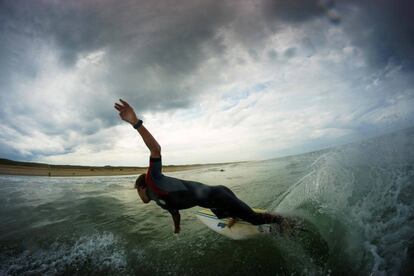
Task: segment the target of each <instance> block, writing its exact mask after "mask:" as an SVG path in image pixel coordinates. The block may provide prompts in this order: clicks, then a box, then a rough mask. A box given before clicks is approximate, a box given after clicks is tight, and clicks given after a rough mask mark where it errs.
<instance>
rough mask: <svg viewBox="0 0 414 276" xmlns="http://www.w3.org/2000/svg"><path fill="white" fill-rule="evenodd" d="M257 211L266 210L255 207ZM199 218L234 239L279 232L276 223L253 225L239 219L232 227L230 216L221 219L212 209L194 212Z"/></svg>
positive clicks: (213, 228) (214, 229)
mask: <svg viewBox="0 0 414 276" xmlns="http://www.w3.org/2000/svg"><path fill="white" fill-rule="evenodd" d="M253 210H254V211H255V212H265V211H266V210H262V209H253ZM194 213H195V215H196V216H197V218H198V219H199V220H200V221H201V222H202V223H204V224H205V225H207V227H208V228H210V229H211V230H213V231H215V232H217V233H219V234H221V235H223V236H226V237H228V238H230V239H233V240H243V239H248V238H251V237H253V236H256V235H258V234H260V233H267V234H269V233H277V232H278V231H279V228H278V226H277V225H276V224H263V225H253V224H250V223H248V222H246V221H243V220H238V221H237V222H236V223H235V224H234V225H233V226H232V227H231V228H229V227H228V226H227V225H228V223H229V218H224V219H219V218H217V217H216V215H214V213H213V212H212V211H211V210H210V209H204V208H203V209H200V210H198V211H196V212H194Z"/></svg>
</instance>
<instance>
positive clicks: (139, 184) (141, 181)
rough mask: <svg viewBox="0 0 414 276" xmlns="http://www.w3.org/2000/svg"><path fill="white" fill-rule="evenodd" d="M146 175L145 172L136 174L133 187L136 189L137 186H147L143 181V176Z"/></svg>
mask: <svg viewBox="0 0 414 276" xmlns="http://www.w3.org/2000/svg"><path fill="white" fill-rule="evenodd" d="M146 176H147V175H146V174H145V173H143V174H141V175H140V176H138V178H137V180H136V181H135V186H134V188H135V189H138V187H139V188H145V187H147V184H146V183H145V177H146Z"/></svg>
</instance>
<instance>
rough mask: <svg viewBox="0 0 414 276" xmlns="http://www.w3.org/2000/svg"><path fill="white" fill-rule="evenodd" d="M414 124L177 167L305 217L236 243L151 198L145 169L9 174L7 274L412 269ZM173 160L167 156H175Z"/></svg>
mask: <svg viewBox="0 0 414 276" xmlns="http://www.w3.org/2000/svg"><path fill="white" fill-rule="evenodd" d="M413 138H414V129H407V130H404V131H400V132H398V133H394V134H390V135H387V136H383V137H379V138H375V139H370V140H367V141H364V142H359V143H354V144H350V145H346V146H341V147H337V148H333V149H329V150H323V151H319V152H313V153H307V154H302V155H297V156H290V157H284V158H279V159H274V160H268V161H260V162H246V163H235V164H227V165H220V166H217V167H208V168H207V167H206V168H199V169H196V170H191V171H182V172H175V173H168V175H170V176H173V177H178V178H183V179H189V180H194V181H199V182H203V183H206V184H209V185H219V184H220V185H226V186H228V187H230V188H231V189H232V190H233V191H234V192H235V193H236V194H237V196H238V197H239V198H241V199H242V200H244V201H245V202H246V203H248V204H249V205H250V206H252V207H258V208H264V209H268V210H271V211H274V212H279V213H282V214H284V215H288V216H294V217H298V218H301V219H303V220H305V221H306V222H307V224H306V225H307V226H306V228H309V227H310V226H311V227H310V228H311V229H310V228H309V229H304V232H299V233H296V234H295V235H294V236H286V235H273V236H272V235H263V236H257V237H255V238H253V239H249V240H243V241H233V240H229V239H227V238H226V237H223V236H220V235H218V234H216V233H215V232H212V231H210V230H209V229H207V228H206V227H205V226H204V225H203V224H201V223H200V222H199V221H198V220H197V219H196V217H195V216H194V214H193V211H194V209H189V210H183V211H181V219H182V221H181V233H180V234H179V235H174V234H173V222H172V219H171V218H170V215H169V213H168V212H166V211H164V210H162V209H160V208H159V207H157V206H156V205H155V204H153V203H150V204H143V203H142V202H141V201H140V200H139V198H138V195H137V192H136V190H134V189H132V187H133V184H134V181H135V178H136V176H113V177H107V176H105V177H76V178H74V177H73V178H72V177H62V178H50V177H27V176H0V207H1V208H0V221H1V224H0V248H1V253H0V275H37V274H38V275H60V274H77V275H84V274H103V273H107V274H112V275H116V274H118V275H194V274H199V275H344V274H347V275H397V274H405V275H409V274H412V273H414V268H413V265H412V263H413V260H414V257H413V256H414V209H413V208H414V200H413V199H414V142H413V141H414V139H413ZM164 160H168V155H167V154H165V156H164Z"/></svg>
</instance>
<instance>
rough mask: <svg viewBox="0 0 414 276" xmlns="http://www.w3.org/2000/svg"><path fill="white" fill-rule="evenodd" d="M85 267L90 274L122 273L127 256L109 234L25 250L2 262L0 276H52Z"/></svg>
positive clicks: (83, 237)
mask: <svg viewBox="0 0 414 276" xmlns="http://www.w3.org/2000/svg"><path fill="white" fill-rule="evenodd" d="M85 266H88V269H90V270H92V271H93V270H96V271H100V270H103V271H112V272H117V273H122V272H125V271H124V270H125V268H126V266H127V262H126V255H125V252H124V250H123V249H122V248H119V244H118V240H117V239H116V238H115V237H114V235H113V234H112V233H108V232H105V233H98V234H94V235H88V236H82V237H80V238H79V239H78V240H76V241H75V243H74V244H71V245H68V244H66V243H63V244H62V243H58V242H55V243H53V244H52V245H51V246H50V248H47V249H39V250H36V251H33V252H31V251H29V250H26V251H24V252H22V253H21V254H20V255H18V256H15V257H11V258H9V259H6V260H5V261H3V264H2V267H1V269H0V274H1V275H21V274H41V275H55V274H62V273H64V272H65V270H66V269H67V268H70V269H71V271H73V270H76V269H82V268H84V267H85Z"/></svg>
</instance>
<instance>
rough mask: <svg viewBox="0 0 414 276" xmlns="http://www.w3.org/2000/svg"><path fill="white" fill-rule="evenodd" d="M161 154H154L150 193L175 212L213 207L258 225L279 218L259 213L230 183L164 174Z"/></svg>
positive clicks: (219, 212) (222, 215) (221, 213)
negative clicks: (192, 208) (216, 184)
mask: <svg viewBox="0 0 414 276" xmlns="http://www.w3.org/2000/svg"><path fill="white" fill-rule="evenodd" d="M161 169H162V162H161V158H150V166H149V168H148V172H147V176H146V180H145V182H146V183H147V185H148V189H147V195H148V197H149V198H150V199H152V200H154V201H155V202H156V203H157V205H158V206H160V207H161V208H163V209H165V210H168V211H169V212H170V213H171V214H174V213H177V212H178V210H181V209H187V208H191V207H194V206H201V207H204V208H209V209H211V211H212V212H213V213H214V214H215V215H216V216H217V217H218V218H225V217H234V218H239V219H243V220H245V221H248V222H250V223H252V224H254V225H258V224H265V223H272V222H279V221H278V219H279V217H278V216H272V215H270V214H267V213H256V212H254V211H253V210H252V209H251V208H250V207H249V206H248V205H247V204H246V203H244V202H243V201H241V200H240V199H238V198H237V197H236V195H235V194H234V193H233V192H232V191H231V190H230V189H229V188H227V187H226V186H222V185H219V186H208V185H204V184H202V183H199V182H195V181H188V180H182V179H178V178H173V177H169V176H165V175H164V174H162V171H161Z"/></svg>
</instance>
